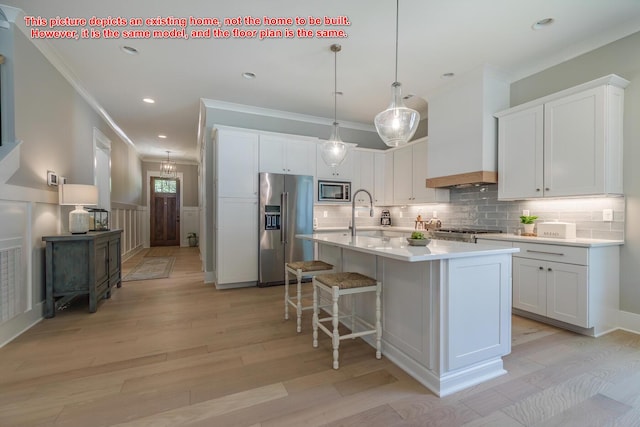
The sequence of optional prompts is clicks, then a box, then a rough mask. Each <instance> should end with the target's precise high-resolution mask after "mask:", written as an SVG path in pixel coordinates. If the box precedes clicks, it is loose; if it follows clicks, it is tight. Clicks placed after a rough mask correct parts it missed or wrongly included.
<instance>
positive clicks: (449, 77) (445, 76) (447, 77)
mask: <svg viewBox="0 0 640 427" xmlns="http://www.w3.org/2000/svg"><path fill="white" fill-rule="evenodd" d="M455 75H456V73H444V74H443V75H441V76H440V78H442V79H451V78H453V77H454V76H455Z"/></svg>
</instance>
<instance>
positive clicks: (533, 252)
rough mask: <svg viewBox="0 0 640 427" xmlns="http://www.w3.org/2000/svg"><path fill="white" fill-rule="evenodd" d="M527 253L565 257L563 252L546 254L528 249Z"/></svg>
mask: <svg viewBox="0 0 640 427" xmlns="http://www.w3.org/2000/svg"><path fill="white" fill-rule="evenodd" d="M527 252H531V253H532V254H546V255H560V256H564V254H563V253H561V252H545V251H532V250H531V249H527Z"/></svg>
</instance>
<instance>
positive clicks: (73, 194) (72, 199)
mask: <svg viewBox="0 0 640 427" xmlns="http://www.w3.org/2000/svg"><path fill="white" fill-rule="evenodd" d="M58 203H59V204H61V205H75V206H77V205H80V206H95V205H97V204H98V187H96V186H95V185H84V184H62V185H60V186H58Z"/></svg>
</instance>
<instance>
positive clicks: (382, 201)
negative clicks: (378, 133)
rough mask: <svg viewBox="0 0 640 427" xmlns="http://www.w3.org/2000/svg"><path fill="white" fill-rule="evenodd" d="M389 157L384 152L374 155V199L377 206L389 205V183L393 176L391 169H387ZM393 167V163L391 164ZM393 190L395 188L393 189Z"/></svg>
mask: <svg viewBox="0 0 640 427" xmlns="http://www.w3.org/2000/svg"><path fill="white" fill-rule="evenodd" d="M386 163H387V155H386V154H385V153H384V152H381V153H374V154H373V198H374V200H373V201H374V203H375V204H376V205H383V206H384V205H387V204H390V203H391V202H387V191H386V189H387V182H388V181H391V179H388V178H389V177H391V176H393V174H392V173H391V170H390V169H386ZM391 165H392V167H393V162H391ZM392 188H393V187H392Z"/></svg>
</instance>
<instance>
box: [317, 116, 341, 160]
mask: <svg viewBox="0 0 640 427" xmlns="http://www.w3.org/2000/svg"><path fill="white" fill-rule="evenodd" d="M347 150H348V148H347V144H345V143H344V142H342V140H341V139H340V129H339V125H338V123H337V122H333V129H332V130H331V136H330V137H329V140H328V141H325V142H323V143H322V146H321V147H320V155H321V156H322V160H324V162H325V163H326V164H327V165H328V166H330V167H332V168H335V167H336V166H339V165H340V164H341V163H342V162H343V161H344V159H345V157H347Z"/></svg>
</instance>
